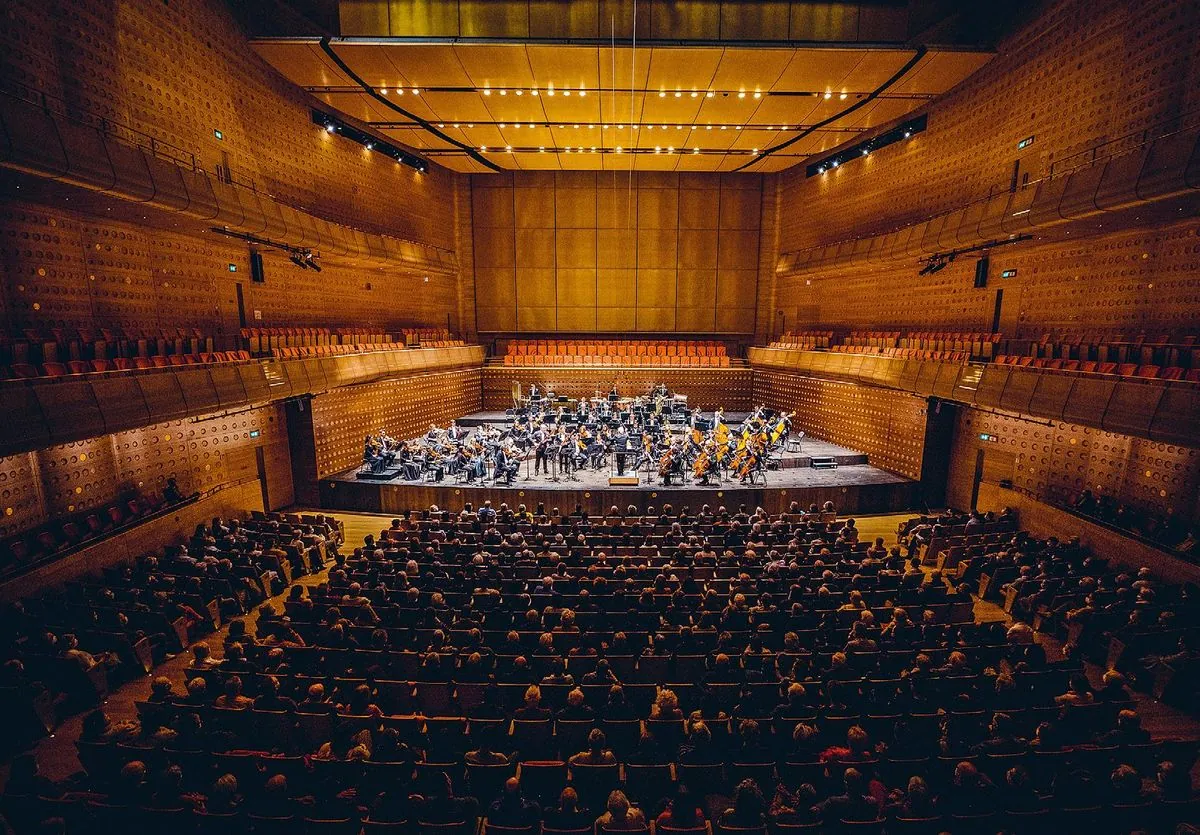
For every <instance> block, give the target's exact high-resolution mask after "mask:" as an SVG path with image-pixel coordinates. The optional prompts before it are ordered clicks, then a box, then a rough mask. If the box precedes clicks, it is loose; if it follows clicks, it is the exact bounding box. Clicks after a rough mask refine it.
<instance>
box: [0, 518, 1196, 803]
mask: <svg viewBox="0 0 1200 835" xmlns="http://www.w3.org/2000/svg"><path fill="white" fill-rule="evenodd" d="M296 511H297V512H311V511H310V509H308V508H297V509H296ZM335 515H336V516H337V518H338V519H340V520H341V521H342V523H343V524H344V527H345V546H344V548H343V551H344V552H347V553H348V552H349V551H351V550H353V548H354V547H356V546H358V545H361V544H362V541H363V537H364V536H366V535H367V534H369V533H371V534H375V535H378V534H379V531H380V530H381V529H382V528H386V527H387V526H388V524H389V522H390V519H391V517H390V516H388V515H386V514H369V513H346V512H338V513H336V514H335ZM911 517H912V514H911V513H891V514H880V515H875V516H862V517H857V518H856V519H855V524H856V525H857V527H858V529H859V532H860V534H859V535H860V538H862V539H868V540H873V539H874V538H875V537H876V536H882V537H883V538H884V543H885V544H886V545H888V546H891V545H894V544H895V542H896V528H897V525H898V524H899V523H900V522H902V521H903V520H905V519H909V518H911ZM324 579H325V572H321V573H320V574H310V575H308V576H306V577H302V578H300V579H299V580H298V582H300V583H301V584H303V585H308V586H311V585H316V584H317V583H319V582H321V581H323V580H324ZM283 597H284V596H283V595H280V596H278V597H275V598H272V601H273V602H274V603H276V604H277V606H279V607H282V605H283ZM975 617H976V619H978V620H980V621H995V620H1000V621H1004V620H1008V619H1009V618H1008V615H1007V614H1006V613H1005V612H1004V610H1003V609H1001V608H1000V607H999V606H996V605H995V604H993V603H987V602H982V601H977V602H976V604H975ZM257 619H258V615H257V613H256V612H254V613H251V614H250V615H247V616H246V618H245V620H246V621H247V627H248V628H250V629H251V631H253V628H254V624H255V622H256V621H257ZM227 630H228V625H226V626H225V627H224V628H223V629H222V630H221V631H220V632H219V633H217V634H214V635H211V636H209V637H208V638H206V639H205V640H206V641H207V642H208V643H209V644H210V646H212V648H213V654H214V655H215V656H218V657H219V656H220V655H221V654H222V645H223V643H222V642H223V639H224V635H225V633H226V631H227ZM1038 640H1039V641H1041V642H1042V643H1043V644H1044V645H1045V646H1046V648H1047V653H1048V655H1049V656H1050V657H1051V658H1052V659H1053V658H1057V657H1060V656H1061V653H1060V652H1059V647H1058V645H1057V643H1056V642H1054V641H1052V640H1050V639H1047V638H1046V637H1045V636H1042V635H1039V636H1038ZM189 660H190V654H189V653H182V654H180V655H179V656H177V657H175V658H171V659H168V660H167V662H166V663H165V664H162V665H160V666H159V667H157V668H156V669H155V670H154V672H153V673H152V674H151V675H148V676H145V677H144V678H139V679H137V680H135V681H131V682H129V683H127V684H125V685H123V686H121V687H119V688H117V689H115V690H114V691H113V692H112V693H110V694H109V698H108V701H107V703H106V704H105V705H104V710H105V712H106V713H107V714H108V716H109V718H110V719H111V720H112V721H114V722H118V721H122V720H127V719H135V718H136V716H137V711H136V709H135V707H134V703H135V702H137V701H142V700H144V699H146V698H147V697H148V696H149V694H150V682H151V680H152V679H153V677H154V676H160V675H163V676H167V677H168V678H170V679H171V680H172V681H174V682H175V683H176V685H177V687H182V681H183V678H184V671H185V670H186V668H187V666H188V661H189ZM1102 672H1103V671H1102V670H1100V669H1098V668H1094V669H1089V675H1090V676H1091V677H1092V678H1093V679H1094V680H1096V681H1097V682H1098V681H1099V676H1100V674H1101V673H1102ZM1139 710H1140V712H1141V713H1142V716H1143V723H1144V725H1145V727H1146V728H1147V730H1149V731H1150V732H1151V733H1152V734H1153V735H1154V737H1155V738H1156V739H1157V738H1162V737H1177V738H1188V739H1200V720H1197V719H1196V718H1195V717H1192V716H1189V715H1188V714H1185V713H1183V712H1182V711H1180V710H1177V709H1175V708H1172V707H1169V706H1167V705H1163V704H1161V703H1159V702H1156V701H1154V700H1153V699H1151V698H1149V697H1145V696H1142V695H1141V694H1139ZM81 722H82V716H73V717H70V718H68V719H67V720H66V721H64V722H63V723H62V725H60V726H59V728H58V729H57V731H56V732H55V734H54V735H53V736H52V737H49V738H47V739H44V740H42V741H41V742H40V743H38V745H37V747H36V754H37V756H38V760H39V762H40V763H41V766H42V771H43V773H44V774H45V775H46V776H47V777H48V778H50V779H51V780H63V779H65V778H67V777H69V776H70V775H72V774H74V773H76V772H77V771H78V770H79V760H78V758H77V757H76V755H75V746H74V743H75V740H76V739H77V738H78V737H79V731H80V725H81ZM1197 770H1198V771H1200V765H1197ZM7 777H8V768H7V763H6V764H4V767H3V768H2V769H0V779H4V780H7Z"/></svg>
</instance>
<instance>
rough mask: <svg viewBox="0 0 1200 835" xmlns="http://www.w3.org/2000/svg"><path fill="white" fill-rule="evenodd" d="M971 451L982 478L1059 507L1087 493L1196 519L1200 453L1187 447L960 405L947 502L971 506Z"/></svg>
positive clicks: (1199, 494)
mask: <svg viewBox="0 0 1200 835" xmlns="http://www.w3.org/2000/svg"><path fill="white" fill-rule="evenodd" d="M981 435H987V436H988V438H987V440H984V439H983V438H981V437H980V436H981ZM979 450H983V451H984V471H983V481H984V482H985V483H987V484H991V485H997V484H999V482H1000V481H1001V480H1009V481H1011V482H1012V486H1013V488H1014V489H1015V490H1017V491H1020V492H1022V493H1025V494H1027V495H1029V496H1031V497H1032V498H1034V499H1036V500H1038V501H1043V502H1046V503H1048V504H1066V503H1070V502H1072V501H1074V499H1075V498H1076V497H1077V496H1078V495H1079V493H1081V492H1083V491H1084V490H1091V491H1092V492H1093V493H1096V494H1098V495H1099V494H1104V495H1107V496H1112V497H1113V498H1115V499H1116V500H1117V501H1118V502H1120V503H1122V504H1125V505H1127V506H1130V507H1133V508H1138V509H1141V510H1145V511H1147V512H1150V513H1154V514H1160V515H1161V514H1167V513H1173V514H1175V515H1177V516H1179V517H1180V518H1181V519H1184V520H1196V519H1198V518H1200V514H1198V510H1200V450H1198V449H1195V448H1192V447H1185V446H1179V445H1176V444H1163V443H1156V442H1154V441H1150V440H1145V439H1141V438H1131V437H1129V436H1128V435H1118V434H1114V433H1112V432H1104V431H1101V430H1099V429H1091V428H1089V427H1086V426H1078V425H1076V424H1071V423H1064V422H1062V421H1047V420H1033V419H1027V418H1022V417H1020V416H1017V415H1012V414H1006V413H1001V412H984V411H979V410H976V409H970V408H964V409H963V410H962V412H961V413H960V414H959V416H958V421H957V423H956V425H955V431H954V441H953V454H952V458H951V467H950V480H949V487H948V496H947V501H949V503H950V504H952V505H954V506H955V507H968V506H969V505H970V503H971V489H972V485H973V482H974V474H975V460H976V453H977V452H978V451H979Z"/></svg>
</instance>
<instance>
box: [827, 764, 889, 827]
mask: <svg viewBox="0 0 1200 835" xmlns="http://www.w3.org/2000/svg"><path fill="white" fill-rule="evenodd" d="M842 785H843V786H844V791H843V792H842V794H837V795H833V796H831V797H828V798H826V799H825V800H824V801H822V802H821V803H818V804H817V805H816V807H815V808H814V809H813V812H814V813H815V814H816V815H817V817H819V818H820V819H821V820H822V821H824V822H825V823H826V824H836V823H837V822H838V821H843V820H849V821H870V820H875V819H876V818H878V817H879V809H880V803H879V800H878V799H877V798H875V797H872V796H871V795H870V794H868V793H867V790H868V786H867V780H866V778H865V777H864V776H863V773H862V772H861V771H859V770H858V769H857V768H847V769H846V771H845V772H844V773H843V774H842Z"/></svg>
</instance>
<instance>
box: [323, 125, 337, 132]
mask: <svg viewBox="0 0 1200 835" xmlns="http://www.w3.org/2000/svg"><path fill="white" fill-rule="evenodd" d="M335 130H337V126H336V125H334V124H332V123H330V124H328V125H326V126H325V132H326V133H333V132H334V131H335Z"/></svg>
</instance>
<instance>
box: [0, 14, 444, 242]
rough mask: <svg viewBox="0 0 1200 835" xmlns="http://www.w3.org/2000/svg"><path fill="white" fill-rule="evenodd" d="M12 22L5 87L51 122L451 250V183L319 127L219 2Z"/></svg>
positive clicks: (1, 68) (304, 99) (322, 213)
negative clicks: (35, 102)
mask: <svg viewBox="0 0 1200 835" xmlns="http://www.w3.org/2000/svg"><path fill="white" fill-rule="evenodd" d="M5 13H6V14H5V26H4V27H3V32H2V33H0V55H2V56H3V57H2V58H0V73H2V74H3V75H4V77H5V79H6V80H11V81H13V82H17V83H18V84H20V85H24V87H26V88H29V89H31V90H34V91H37V92H39V93H44V94H46V95H47V96H49V97H51V98H50V103H51V105H52V106H54V109H56V110H58V109H62V108H67V109H77V110H80V111H83V112H85V113H87V114H94V115H95V116H97V117H104V118H107V119H109V120H111V121H113V122H117V123H120V124H122V125H127V126H128V127H129V128H132V129H133V130H136V131H140V132H142V133H143V134H147V135H148V136H150V137H154V138H155V139H157V140H158V141H159V142H167V143H170V144H171V145H173V146H176V148H166V149H164V152H165V153H169V154H175V155H179V154H184V155H187V157H188V158H189V159H190V158H191V157H194V158H195V160H196V162H197V164H198V165H199V166H200V167H202V168H203V169H205V170H206V171H208V172H209V173H210V174H212V173H214V172H215V171H216V167H217V166H218V165H221V166H223V167H226V168H228V169H230V170H232V172H233V176H234V178H235V179H236V180H238V181H241V182H251V181H252V182H253V183H254V185H255V187H256V188H257V189H258V190H259V191H261V192H265V193H267V194H269V195H271V196H272V197H273V198H274V199H276V200H278V201H279V202H282V203H285V204H288V205H290V206H293V207H295V208H299V209H303V210H305V211H309V212H311V213H312V214H315V215H317V216H319V217H324V218H326V219H328V220H333V221H337V222H340V223H345V224H348V225H350V226H356V227H359V228H366V229H370V230H371V231H375V232H386V233H388V234H392V235H396V236H397V237H400V238H405V239H408V240H414V241H421V242H423V243H428V244H433V245H436V246H439V247H442V248H443V249H447V250H451V249H453V248H454V237H453V236H454V214H453V200H452V195H451V186H452V180H453V175H452V174H450V173H449V172H447V171H445V170H444V169H441V168H438V167H437V166H433V167H431V168H430V171H429V173H427V174H419V173H417V172H416V171H415V170H414V169H411V168H408V167H406V166H403V165H400V164H399V163H396V162H395V161H393V160H391V159H389V158H386V157H383V156H380V155H378V154H371V153H369V152H367V151H365V150H364V149H363V148H362V146H361V145H357V144H355V143H352V142H349V141H347V140H345V139H342V138H340V137H337V136H333V135H330V134H327V133H326V132H325V131H324V130H322V129H320V128H319V127H318V126H317V125H314V124H313V123H312V119H311V117H310V113H309V110H310V106H309V102H310V101H311V100H310V99H309V97H308V96H307V95H306V94H304V93H303V92H301V91H300V90H299V89H298V88H297V87H296V86H294V85H293V84H291V83H290V82H288V81H285V80H284V79H283V78H282V77H280V76H279V75H278V74H277V73H276V72H275V71H274V70H273V69H272V68H271V67H270V65H269V64H267V63H266V62H265V61H263V60H262V59H260V58H259V57H258V56H257V55H256V54H255V53H254V51H253V50H252V49H251V48H250V46H249V44H248V43H247V42H246V39H245V36H244V35H243V34H242V32H241V30H240V29H239V28H238V26H237V25H236V23H235V22H234V20H233V18H232V16H231V13H230V10H229V8H228V6H227V5H226V4H224V3H222V2H220V1H219V0H171V2H170V3H163V2H146V0H48V2H47V1H46V0H15V1H14V2H11V3H7V4H6V6H5ZM215 130H220V131H221V132H222V135H223V139H221V140H218V139H217V138H216V136H215V135H214V131H215Z"/></svg>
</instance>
